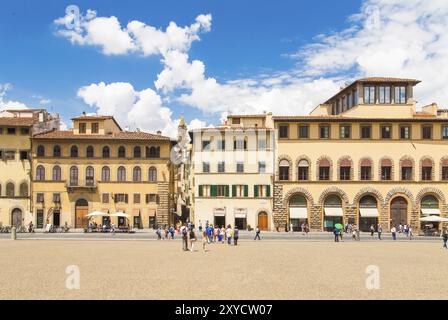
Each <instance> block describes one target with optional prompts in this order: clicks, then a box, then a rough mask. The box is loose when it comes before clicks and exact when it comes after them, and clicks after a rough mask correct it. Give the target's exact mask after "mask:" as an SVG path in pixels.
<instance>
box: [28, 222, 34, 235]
mask: <svg viewBox="0 0 448 320" xmlns="http://www.w3.org/2000/svg"><path fill="white" fill-rule="evenodd" d="M28 232H29V233H34V225H33V221H31V222H30V224H29V225H28Z"/></svg>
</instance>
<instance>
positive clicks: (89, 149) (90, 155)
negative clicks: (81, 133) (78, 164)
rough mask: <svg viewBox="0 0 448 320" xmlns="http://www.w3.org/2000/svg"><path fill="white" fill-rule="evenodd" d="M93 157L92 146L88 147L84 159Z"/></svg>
mask: <svg viewBox="0 0 448 320" xmlns="http://www.w3.org/2000/svg"><path fill="white" fill-rule="evenodd" d="M94 156H95V151H94V149H93V147H92V146H88V147H87V149H86V157H87V158H93V157H94Z"/></svg>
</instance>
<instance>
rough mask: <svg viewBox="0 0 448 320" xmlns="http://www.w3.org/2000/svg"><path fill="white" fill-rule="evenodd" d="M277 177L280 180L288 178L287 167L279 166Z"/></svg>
mask: <svg viewBox="0 0 448 320" xmlns="http://www.w3.org/2000/svg"><path fill="white" fill-rule="evenodd" d="M278 177H279V179H280V180H281V181H288V180H289V167H280V168H279V173H278Z"/></svg>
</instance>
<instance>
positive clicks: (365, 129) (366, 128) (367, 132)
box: [361, 125, 372, 139]
mask: <svg viewBox="0 0 448 320" xmlns="http://www.w3.org/2000/svg"><path fill="white" fill-rule="evenodd" d="M371 138H372V126H371V125H362V126H361V139H371Z"/></svg>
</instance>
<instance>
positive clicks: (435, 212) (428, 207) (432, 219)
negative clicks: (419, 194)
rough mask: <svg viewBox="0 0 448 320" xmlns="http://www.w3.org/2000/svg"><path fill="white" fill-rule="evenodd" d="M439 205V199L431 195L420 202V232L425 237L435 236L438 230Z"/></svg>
mask: <svg viewBox="0 0 448 320" xmlns="http://www.w3.org/2000/svg"><path fill="white" fill-rule="evenodd" d="M439 206H440V204H439V199H437V198H436V197H435V196H433V195H426V196H424V197H423V198H422V200H421V202H420V208H421V215H420V219H422V220H423V221H420V230H422V231H423V232H424V233H425V235H428V236H432V235H437V233H438V232H439V230H440V222H439V221H438V220H439V219H440V214H441V211H440V207H439Z"/></svg>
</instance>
